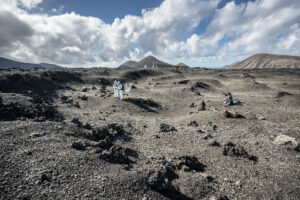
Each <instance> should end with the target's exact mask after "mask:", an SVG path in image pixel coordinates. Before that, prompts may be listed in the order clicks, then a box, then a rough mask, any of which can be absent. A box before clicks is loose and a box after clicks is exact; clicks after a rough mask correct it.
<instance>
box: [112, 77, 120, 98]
mask: <svg viewBox="0 0 300 200" xmlns="http://www.w3.org/2000/svg"><path fill="white" fill-rule="evenodd" d="M113 88H114V96H115V97H119V91H118V90H119V86H118V81H116V80H115V81H114V84H113Z"/></svg>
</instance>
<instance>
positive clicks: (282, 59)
mask: <svg viewBox="0 0 300 200" xmlns="http://www.w3.org/2000/svg"><path fill="white" fill-rule="evenodd" d="M223 68H225V69H264V68H272V69H287V68H293V69H294V68H296V69H299V68H300V56H289V55H276V54H266V53H259V54H255V55H253V56H251V57H249V58H246V59H245V60H242V61H239V62H236V63H233V64H231V65H227V66H225V67H223Z"/></svg>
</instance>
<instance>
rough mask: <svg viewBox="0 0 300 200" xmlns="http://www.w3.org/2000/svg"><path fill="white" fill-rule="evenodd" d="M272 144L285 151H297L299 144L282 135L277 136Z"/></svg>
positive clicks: (293, 139)
mask: <svg viewBox="0 0 300 200" xmlns="http://www.w3.org/2000/svg"><path fill="white" fill-rule="evenodd" d="M273 143H274V144H276V145H283V146H285V147H286V148H287V149H295V150H297V151H299V143H298V142H297V140H296V139H295V138H293V137H290V136H287V135H284V134H282V135H279V136H277V137H276V138H275V139H274V141H273Z"/></svg>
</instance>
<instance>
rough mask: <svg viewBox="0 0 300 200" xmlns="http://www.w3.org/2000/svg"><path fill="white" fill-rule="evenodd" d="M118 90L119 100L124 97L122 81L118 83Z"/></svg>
mask: <svg viewBox="0 0 300 200" xmlns="http://www.w3.org/2000/svg"><path fill="white" fill-rule="evenodd" d="M119 92H120V100H123V99H124V96H123V92H124V84H123V82H122V81H121V82H120V83H119Z"/></svg>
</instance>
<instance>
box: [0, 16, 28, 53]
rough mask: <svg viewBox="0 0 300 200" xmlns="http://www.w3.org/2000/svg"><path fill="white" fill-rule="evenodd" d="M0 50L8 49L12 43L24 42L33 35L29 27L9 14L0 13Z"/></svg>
mask: <svg viewBox="0 0 300 200" xmlns="http://www.w3.org/2000/svg"><path fill="white" fill-rule="evenodd" d="M0 27H2V28H1V29H0V36H1V37H0V48H1V47H10V46H12V45H13V43H16V42H24V41H25V40H27V39H28V37H30V36H32V35H33V34H34V30H33V29H32V28H31V27H30V25H29V24H28V23H26V22H24V21H22V20H21V19H19V17H18V16H16V15H14V14H13V13H11V12H7V11H2V12H0Z"/></svg>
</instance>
